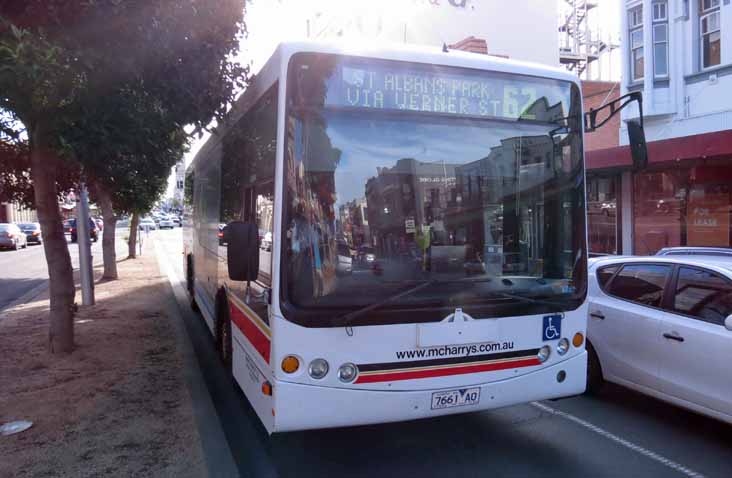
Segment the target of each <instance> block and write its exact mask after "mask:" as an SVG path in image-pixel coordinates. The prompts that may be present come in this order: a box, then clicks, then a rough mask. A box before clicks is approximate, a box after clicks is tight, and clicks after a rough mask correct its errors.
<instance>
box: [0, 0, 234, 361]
mask: <svg viewBox="0 0 732 478" xmlns="http://www.w3.org/2000/svg"><path fill="white" fill-rule="evenodd" d="M243 7H244V5H243V0H219V1H216V2H200V1H195V0H187V1H186V0H148V1H146V2H126V1H121V0H98V1H93V2H90V1H88V0H4V1H2V2H0V110H3V111H6V112H8V114H9V115H10V116H11V118H12V120H13V121H17V122H19V123H21V124H22V125H23V126H24V127H25V130H26V131H27V137H28V152H29V160H30V176H31V180H32V182H33V189H34V202H35V206H36V210H37V212H38V216H39V221H40V223H41V230H42V233H43V236H44V239H45V241H44V250H45V253H46V261H47V263H48V272H49V284H50V330H49V340H48V344H49V348H50V350H51V351H52V352H69V351H71V350H72V349H73V334H74V329H73V310H74V295H75V290H74V283H73V275H72V269H71V260H70V257H69V253H68V248H67V246H66V240H65V237H64V234H63V227H62V223H61V215H60V212H59V208H58V200H57V196H58V187H57V179H58V177H59V171H62V170H64V169H65V168H66V167H67V165H68V163H69V161H71V160H70V159H69V158H68V157H67V153H68V146H67V145H65V144H64V141H63V137H62V135H61V131H63V130H64V128H66V127H67V126H68V124H70V123H73V122H74V120H78V119H80V118H83V117H84V108H83V104H84V102H82V101H81V98H82V97H85V96H92V95H97V96H98V97H102V96H103V95H106V94H108V93H110V92H112V93H113V92H115V91H118V90H119V89H121V88H123V87H125V86H126V85H142V86H143V88H144V91H146V92H147V93H148V94H150V96H151V97H152V98H155V99H156V100H157V101H159V102H160V104H163V105H165V107H166V109H167V110H168V112H169V114H170V115H171V117H172V118H175V119H176V122H177V123H178V124H179V125H183V124H192V125H194V127H195V128H196V129H198V130H200V129H202V128H205V126H206V125H207V124H208V123H209V122H210V121H211V119H212V118H213V117H216V116H221V115H222V114H223V113H224V112H225V111H226V109H227V108H228V106H229V105H230V104H231V101H232V100H233V95H234V91H235V90H236V89H237V87H239V86H242V82H243V78H244V77H245V71H244V70H243V69H242V68H241V67H240V66H239V65H237V64H236V63H235V62H234V61H233V60H232V58H233V57H234V55H235V53H236V51H237V49H238V44H239V39H240V32H242V31H243V21H242V17H243V11H244V8H243ZM76 159H78V161H79V162H81V163H83V162H84V160H85V158H82V157H77V158H76Z"/></svg>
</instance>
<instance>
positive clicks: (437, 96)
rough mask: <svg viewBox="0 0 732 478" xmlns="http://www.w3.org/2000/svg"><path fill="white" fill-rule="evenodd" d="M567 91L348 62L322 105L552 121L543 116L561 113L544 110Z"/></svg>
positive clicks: (504, 78)
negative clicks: (538, 115)
mask: <svg viewBox="0 0 732 478" xmlns="http://www.w3.org/2000/svg"><path fill="white" fill-rule="evenodd" d="M569 89H570V84H569V83H568V82H556V81H548V80H539V79H534V78H530V77H518V76H516V75H506V74H501V73H496V72H477V73H476V72H474V71H471V70H464V69H455V68H440V67H436V66H430V67H424V66H418V65H405V64H404V63H391V64H388V63H374V62H367V61H363V60H361V61H357V60H354V61H349V62H348V63H346V64H342V65H340V66H339V71H338V72H337V73H336V74H335V75H333V76H332V77H331V78H330V80H329V84H328V87H327V91H328V93H327V97H326V101H325V104H326V106H330V107H337V108H344V107H345V108H363V109H379V110H406V111H413V112H420V113H439V114H445V115H456V116H470V117H486V118H499V119H510V120H516V119H519V118H521V119H527V120H535V119H539V120H541V121H551V120H552V119H553V118H550V117H547V116H551V115H561V114H566V113H564V112H562V108H554V107H552V108H550V109H548V108H547V106H546V105H554V104H556V103H558V102H563V101H564V100H566V99H567V98H569ZM540 99H542V101H539V100H540ZM537 108H538V109H537ZM537 114H540V115H541V117H537Z"/></svg>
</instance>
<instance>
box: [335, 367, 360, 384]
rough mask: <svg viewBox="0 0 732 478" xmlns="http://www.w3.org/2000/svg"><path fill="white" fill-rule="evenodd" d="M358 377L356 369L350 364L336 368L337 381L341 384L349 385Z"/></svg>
mask: <svg viewBox="0 0 732 478" xmlns="http://www.w3.org/2000/svg"><path fill="white" fill-rule="evenodd" d="M356 375H358V367H356V366H355V365H354V364H352V363H344V364H343V365H341V366H340V367H338V380H340V381H341V382H343V383H351V382H353V381H354V380H355V379H356Z"/></svg>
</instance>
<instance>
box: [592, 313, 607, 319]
mask: <svg viewBox="0 0 732 478" xmlns="http://www.w3.org/2000/svg"><path fill="white" fill-rule="evenodd" d="M590 317H594V318H596V319H600V320H605V316H604V315H603V313H602V312H590Z"/></svg>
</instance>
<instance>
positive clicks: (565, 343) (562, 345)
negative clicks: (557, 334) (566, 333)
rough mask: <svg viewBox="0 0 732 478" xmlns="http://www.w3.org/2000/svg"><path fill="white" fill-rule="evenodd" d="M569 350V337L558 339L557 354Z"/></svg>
mask: <svg viewBox="0 0 732 478" xmlns="http://www.w3.org/2000/svg"><path fill="white" fill-rule="evenodd" d="M568 350H569V339H567V338H563V339H561V340H560V341H559V343H558V344H557V353H558V354H559V355H564V354H566V353H567V351H568Z"/></svg>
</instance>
